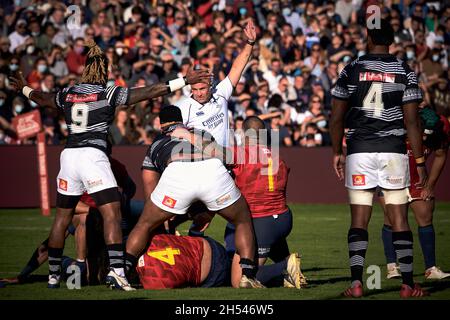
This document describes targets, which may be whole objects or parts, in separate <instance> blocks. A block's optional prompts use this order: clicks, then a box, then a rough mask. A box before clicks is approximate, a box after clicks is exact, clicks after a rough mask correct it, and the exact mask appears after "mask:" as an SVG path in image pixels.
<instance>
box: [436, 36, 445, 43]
mask: <svg viewBox="0 0 450 320" xmlns="http://www.w3.org/2000/svg"><path fill="white" fill-rule="evenodd" d="M434 42H444V37H442V36H436V38H434Z"/></svg>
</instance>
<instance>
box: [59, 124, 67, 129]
mask: <svg viewBox="0 0 450 320" xmlns="http://www.w3.org/2000/svg"><path fill="white" fill-rule="evenodd" d="M60 126H61V129H62V130H67V123H65V122H63V123H61V125H60Z"/></svg>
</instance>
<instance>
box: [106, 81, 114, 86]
mask: <svg viewBox="0 0 450 320" xmlns="http://www.w3.org/2000/svg"><path fill="white" fill-rule="evenodd" d="M115 83H116V81H115V80H109V81H108V82H107V83H106V87H111V86H113V85H114V84H115Z"/></svg>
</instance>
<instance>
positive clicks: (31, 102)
mask: <svg viewBox="0 0 450 320" xmlns="http://www.w3.org/2000/svg"><path fill="white" fill-rule="evenodd" d="M30 106H31V107H32V108H33V109H34V108H36V107H37V106H38V104H37V103H36V102H34V101H33V100H30Z"/></svg>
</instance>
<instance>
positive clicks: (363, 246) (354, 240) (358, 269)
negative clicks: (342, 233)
mask: <svg viewBox="0 0 450 320" xmlns="http://www.w3.org/2000/svg"><path fill="white" fill-rule="evenodd" d="M347 240H348V256H349V258H350V271H351V274H352V282H353V281H356V280H358V281H360V282H361V283H362V276H363V270H364V259H365V257H366V251H367V245H368V240H369V234H368V233H367V230H364V229H360V228H351V229H350V230H348V236H347Z"/></svg>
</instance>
